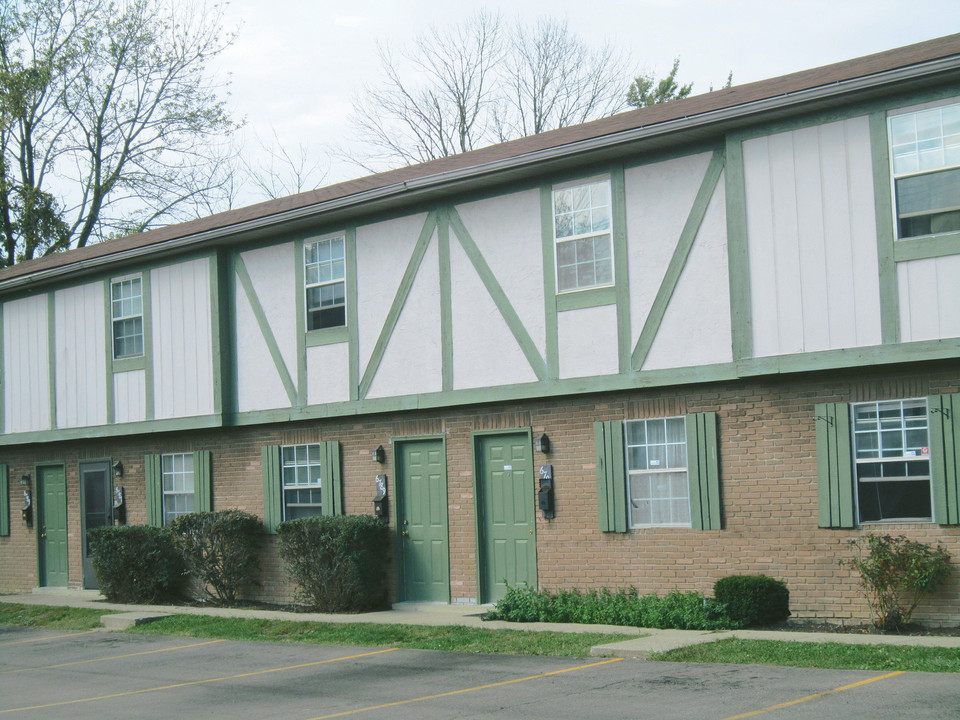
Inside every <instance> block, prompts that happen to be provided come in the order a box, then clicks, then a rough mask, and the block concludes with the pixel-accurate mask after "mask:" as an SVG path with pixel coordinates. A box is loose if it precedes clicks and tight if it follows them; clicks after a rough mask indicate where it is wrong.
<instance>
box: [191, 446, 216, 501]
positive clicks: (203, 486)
mask: <svg viewBox="0 0 960 720" xmlns="http://www.w3.org/2000/svg"><path fill="white" fill-rule="evenodd" d="M211 461H212V458H211V455H210V451H209V450H198V451H197V452H195V453H194V454H193V492H194V506H193V507H194V511H195V512H210V511H211V510H212V509H213V503H212V500H211V495H212V493H211V483H210V474H211Z"/></svg>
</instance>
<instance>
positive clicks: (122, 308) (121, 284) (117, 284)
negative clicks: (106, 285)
mask: <svg viewBox="0 0 960 720" xmlns="http://www.w3.org/2000/svg"><path fill="white" fill-rule="evenodd" d="M134 283H136V284H137V286H138V290H139V292H137V293H136V294H133V293H131V294H130V295H127V296H125V295H124V294H123V291H124V288H125V287H131V288H132V287H133V284H134ZM114 288H119V290H120V297H119V298H115V297H114V292H115V291H114ZM118 303H119V308H118ZM128 303H129V306H128V305H127V304H128ZM134 303H136V305H134ZM137 306H139V307H137ZM118 309H119V313H118ZM110 319H111V329H110V332H111V337H112V339H113V342H112V349H113V359H114V360H123V359H125V358H135V357H143V347H144V337H143V276H142V275H129V276H126V277H120V278H114V279H112V280H111V281H110ZM133 321H139V331H137V332H135V333H133V334H130V335H124V336H123V339H124V340H128V339H130V338H133V339H134V340H136V338H139V340H140V342H139V345H140V348H139V351H135V352H128V353H122V354H118V353H117V349H118V348H117V339H118V336H117V324H118V323H122V324H124V325H126V323H129V322H133Z"/></svg>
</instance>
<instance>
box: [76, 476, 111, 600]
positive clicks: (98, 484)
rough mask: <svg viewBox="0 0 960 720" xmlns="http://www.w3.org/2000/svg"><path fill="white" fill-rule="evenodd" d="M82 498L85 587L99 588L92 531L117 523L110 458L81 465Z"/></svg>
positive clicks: (89, 588)
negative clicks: (92, 553)
mask: <svg viewBox="0 0 960 720" xmlns="http://www.w3.org/2000/svg"><path fill="white" fill-rule="evenodd" d="M80 498H81V501H82V503H83V507H82V508H81V518H82V520H83V527H82V528H81V529H82V532H83V587H85V588H87V589H88V590H96V589H97V588H99V587H100V586H99V585H98V584H97V575H96V573H95V572H94V571H93V561H92V558H91V557H90V531H91V530H93V529H94V528H98V527H103V526H104V525H112V524H113V482H112V481H111V480H110V463H108V462H106V461H102V462H93V463H83V464H82V465H80Z"/></svg>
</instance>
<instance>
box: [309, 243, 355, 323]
mask: <svg viewBox="0 0 960 720" xmlns="http://www.w3.org/2000/svg"><path fill="white" fill-rule="evenodd" d="M344 246H345V239H344V236H343V235H339V236H336V237H331V238H325V239H323V240H318V241H316V242H311V243H307V244H305V245H304V246H303V265H304V278H305V287H306V304H307V330H322V329H324V328H333V327H343V326H345V325H346V324H347V306H346V281H345V260H344Z"/></svg>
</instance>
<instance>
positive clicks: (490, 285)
mask: <svg viewBox="0 0 960 720" xmlns="http://www.w3.org/2000/svg"><path fill="white" fill-rule="evenodd" d="M450 224H451V225H452V227H453V232H454V234H455V235H456V236H457V240H459V241H460V246H461V247H462V248H463V251H464V252H465V253H466V255H467V257H468V258H469V259H470V263H471V264H472V265H473V269H474V270H476V271H477V275H479V276H480V280H481V282H483V286H484V287H485V288H486V289H487V293H489V295H490V297H491V298H492V299H493V302H494V304H495V305H496V306H497V310H499V311H500V314H501V315H502V316H503V319H504V321H505V322H506V323H507V327H508V328H509V329H510V332H511V334H512V335H513V338H514V340H516V341H517V344H518V345H519V346H520V350H521V351H522V352H523V355H524V357H525V358H526V359H527V362H528V363H530V367H531V368H532V369H533V371H534V373H536V375H537V379H538V380H544V379H546V377H547V364H546V362H544V359H543V357H542V356H541V355H540V352H539V351H538V350H537V346H536V345H535V344H534V342H533V339H532V338H531V337H530V333H528V332H527V329H526V327H524V325H523V322H522V321H521V320H520V316H519V315H518V314H517V311H516V310H515V309H514V307H513V305H512V304H511V303H510V299H509V298H508V297H507V294H506V293H505V292H504V290H503V287H502V286H501V285H500V283H499V282H497V278H496V276H495V275H494V274H493V270H491V269H490V266H489V265H488V264H487V261H486V260H485V259H484V257H483V254H482V253H481V252H480V248H478V247H477V244H476V243H475V242H474V240H473V238H472V237H471V235H470V233H469V231H468V230H467V228H466V227H465V226H464V224H463V220H461V218H460V214H459V213H458V212H457V211H456V210H451V211H450Z"/></svg>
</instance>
